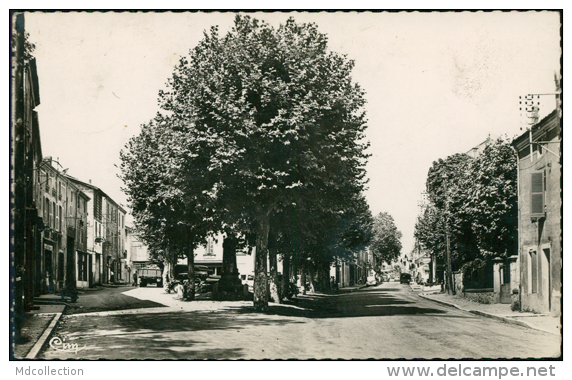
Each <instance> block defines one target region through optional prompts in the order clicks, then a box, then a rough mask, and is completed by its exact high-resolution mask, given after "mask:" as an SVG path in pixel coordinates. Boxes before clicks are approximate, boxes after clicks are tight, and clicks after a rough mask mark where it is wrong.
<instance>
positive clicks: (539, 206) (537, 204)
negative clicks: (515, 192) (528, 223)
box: [530, 172, 544, 216]
mask: <svg viewBox="0 0 572 380" xmlns="http://www.w3.org/2000/svg"><path fill="white" fill-rule="evenodd" d="M530 178H531V204H530V214H531V216H544V173H543V172H536V173H531V174H530Z"/></svg>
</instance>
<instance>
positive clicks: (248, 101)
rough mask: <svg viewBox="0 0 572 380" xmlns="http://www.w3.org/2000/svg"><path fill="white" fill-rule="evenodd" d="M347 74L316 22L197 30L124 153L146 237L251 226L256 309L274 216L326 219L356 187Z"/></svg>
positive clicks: (262, 301)
mask: <svg viewBox="0 0 572 380" xmlns="http://www.w3.org/2000/svg"><path fill="white" fill-rule="evenodd" d="M353 66H354V63H353V61H351V60H349V59H347V58H346V57H345V56H343V55H340V54H337V53H335V52H331V51H329V50H328V48H327V36H326V35H325V34H322V33H320V32H319V31H318V28H317V26H316V25H315V24H312V23H310V24H298V23H296V22H295V21H294V19H293V18H290V19H289V20H288V21H287V22H286V23H285V24H282V25H280V26H279V27H278V28H273V27H272V26H270V25H268V24H266V23H265V22H262V21H258V20H257V19H254V18H251V17H249V16H240V15H237V16H236V18H235V23H234V27H233V28H232V30H231V31H229V32H228V33H227V34H226V35H225V36H220V35H219V31H218V28H217V27H212V28H211V29H210V31H208V32H205V33H204V37H203V39H202V40H201V41H200V42H199V43H198V45H197V46H195V47H194V48H193V49H191V50H190V52H189V55H188V56H187V57H182V58H181V59H180V61H179V64H178V66H177V67H176V68H175V71H174V73H173V76H172V77H171V78H170V79H169V81H168V83H167V89H166V90H165V91H160V92H159V105H160V107H161V109H162V111H161V112H160V114H159V115H158V116H157V117H156V119H155V120H153V121H151V122H150V123H149V124H148V125H146V126H144V127H143V130H142V133H141V136H138V137H135V138H134V139H133V140H132V141H131V142H130V143H129V144H128V145H127V146H126V152H122V161H123V164H122V169H123V178H124V180H125V183H126V185H127V189H128V190H127V191H128V194H129V196H130V202H131V203H132V206H133V212H134V215H135V216H136V220H137V221H139V225H141V226H144V229H145V230H146V231H147V235H148V236H149V238H151V237H152V239H162V237H160V236H158V235H162V236H164V239H168V238H169V237H170V236H173V238H174V239H176V238H177V236H180V232H179V231H180V228H183V229H186V232H185V234H186V235H187V236H190V237H191V240H190V241H188V242H187V243H182V245H183V246H184V245H185V244H187V245H190V247H187V249H189V248H192V246H193V245H194V244H196V243H197V242H199V241H200V240H201V239H202V238H204V236H205V235H206V234H208V233H212V232H215V231H217V230H220V229H221V228H222V226H223V225H233V226H241V228H243V229H245V230H246V229H250V232H252V233H253V234H254V235H255V236H256V260H255V262H256V265H255V292H254V303H255V307H256V308H257V309H258V310H266V309H267V303H268V294H267V290H266V289H267V285H266V282H267V278H266V258H267V252H268V236H269V232H270V227H271V223H272V220H273V218H274V217H276V215H277V214H278V213H281V212H282V213H284V212H287V213H292V212H294V213H299V214H300V213H303V214H305V216H307V215H308V214H306V212H307V211H309V210H311V209H312V207H314V208H321V210H320V212H319V213H318V215H317V218H316V219H317V220H318V221H320V220H321V221H322V222H325V220H326V219H327V218H328V217H333V216H335V215H338V214H339V215H341V214H342V213H343V212H344V211H347V210H345V209H344V207H346V206H344V202H345V201H346V200H351V199H354V198H356V197H359V196H360V193H361V191H362V190H363V189H364V185H365V163H366V160H367V157H368V155H367V154H366V153H365V149H366V148H367V146H368V143H367V142H365V141H364V131H365V128H366V121H365V113H364V111H363V105H364V104H365V100H364V93H363V90H362V89H361V88H360V87H359V85H357V84H355V83H353V81H352V78H351V71H352V69H353ZM140 182H145V183H140ZM350 203H351V202H350ZM348 207H354V206H353V205H352V206H348ZM302 210H304V211H302ZM283 230H284V229H283ZM170 231H173V234H172V235H171V234H169V232H170ZM307 237H308V236H307ZM308 238H309V237H308ZM179 240H180V239H179Z"/></svg>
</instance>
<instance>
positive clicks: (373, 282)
mask: <svg viewBox="0 0 572 380" xmlns="http://www.w3.org/2000/svg"><path fill="white" fill-rule="evenodd" d="M366 285H377V279H376V278H375V275H373V276H367V281H366Z"/></svg>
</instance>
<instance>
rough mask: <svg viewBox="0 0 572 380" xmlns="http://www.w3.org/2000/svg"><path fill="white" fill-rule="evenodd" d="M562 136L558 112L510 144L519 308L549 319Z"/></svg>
mask: <svg viewBox="0 0 572 380" xmlns="http://www.w3.org/2000/svg"><path fill="white" fill-rule="evenodd" d="M561 131H562V129H561V117H560V111H559V110H558V109H557V110H554V111H553V112H552V113H550V114H549V115H548V116H546V117H545V118H544V119H542V120H540V121H539V122H538V123H537V124H535V125H533V126H532V127H531V128H530V130H529V131H527V132H525V133H524V134H522V135H521V136H519V137H517V138H516V139H515V140H514V141H513V143H512V146H513V147H514V149H515V151H516V152H517V155H518V251H519V253H518V263H519V270H518V272H519V274H520V285H519V300H520V305H521V309H522V310H523V311H529V310H530V311H535V312H542V313H548V312H550V313H551V314H554V315H560V313H561V302H562V228H561V227H562V153H561V146H562V145H561V144H562V140H561Z"/></svg>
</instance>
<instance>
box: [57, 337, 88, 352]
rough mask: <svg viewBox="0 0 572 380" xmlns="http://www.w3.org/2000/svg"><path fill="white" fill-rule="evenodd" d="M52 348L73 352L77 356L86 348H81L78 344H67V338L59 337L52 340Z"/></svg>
mask: <svg viewBox="0 0 572 380" xmlns="http://www.w3.org/2000/svg"><path fill="white" fill-rule="evenodd" d="M50 347H51V348H53V349H54V350H56V351H62V352H73V353H75V354H77V353H78V351H81V350H83V349H84V348H85V346H83V347H79V346H78V344H77V343H67V342H65V338H63V339H62V338H61V337H59V336H54V337H53V338H52V339H50Z"/></svg>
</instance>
